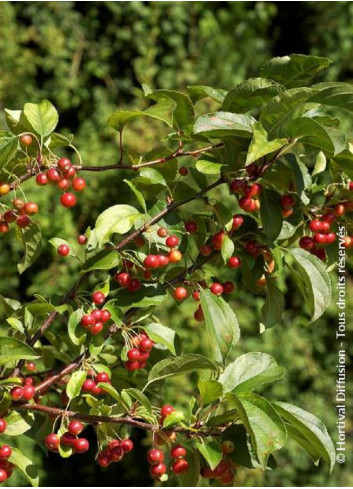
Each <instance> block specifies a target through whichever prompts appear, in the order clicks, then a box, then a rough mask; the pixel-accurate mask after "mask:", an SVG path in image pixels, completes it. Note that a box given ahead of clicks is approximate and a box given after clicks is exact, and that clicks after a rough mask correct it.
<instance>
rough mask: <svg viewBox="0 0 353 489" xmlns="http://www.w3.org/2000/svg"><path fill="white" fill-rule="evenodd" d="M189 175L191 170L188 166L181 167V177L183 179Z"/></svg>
mask: <svg viewBox="0 0 353 489" xmlns="http://www.w3.org/2000/svg"><path fill="white" fill-rule="evenodd" d="M188 173H189V170H188V169H187V168H186V166H181V167H180V168H179V175H181V176H182V177H186V175H187V174H188Z"/></svg>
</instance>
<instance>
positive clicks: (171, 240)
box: [165, 235, 179, 248]
mask: <svg viewBox="0 0 353 489" xmlns="http://www.w3.org/2000/svg"><path fill="white" fill-rule="evenodd" d="M165 244H166V245H167V246H168V248H175V247H176V246H178V244H179V238H178V236H175V235H172V236H168V238H167V239H166V240H165Z"/></svg>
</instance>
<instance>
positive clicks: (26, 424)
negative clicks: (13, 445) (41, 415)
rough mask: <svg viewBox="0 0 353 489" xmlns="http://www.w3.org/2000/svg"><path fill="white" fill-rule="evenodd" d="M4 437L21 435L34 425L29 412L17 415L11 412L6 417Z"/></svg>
mask: <svg viewBox="0 0 353 489" xmlns="http://www.w3.org/2000/svg"><path fill="white" fill-rule="evenodd" d="M6 423H7V428H6V436H18V435H23V433H26V432H27V431H29V430H30V429H31V428H32V426H33V425H34V414H33V413H31V412H25V413H19V412H18V411H11V412H10V413H9V414H8V415H7V416H6Z"/></svg>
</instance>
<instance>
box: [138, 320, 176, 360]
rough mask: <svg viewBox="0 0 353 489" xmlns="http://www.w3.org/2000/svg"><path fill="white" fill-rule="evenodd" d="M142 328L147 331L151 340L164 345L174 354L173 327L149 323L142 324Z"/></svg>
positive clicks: (174, 335) (174, 336)
mask: <svg viewBox="0 0 353 489" xmlns="http://www.w3.org/2000/svg"><path fill="white" fill-rule="evenodd" d="M144 329H145V330H146V331H147V333H148V336H149V337H150V338H151V340H153V341H154V342H156V343H159V344H161V345H164V346H165V347H167V348H168V350H169V351H171V352H172V353H173V355H176V351H175V342H176V339H177V334H176V333H175V331H174V330H173V329H170V328H167V327H166V326H163V324H160V323H150V324H148V325H147V326H144Z"/></svg>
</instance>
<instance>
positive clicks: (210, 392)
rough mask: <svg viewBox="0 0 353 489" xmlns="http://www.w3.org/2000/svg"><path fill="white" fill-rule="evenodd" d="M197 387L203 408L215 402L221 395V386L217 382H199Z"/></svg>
mask: <svg viewBox="0 0 353 489" xmlns="http://www.w3.org/2000/svg"><path fill="white" fill-rule="evenodd" d="M197 385H198V388H199V391H200V395H201V402H202V405H203V406H207V404H210V403H211V402H214V401H217V400H218V399H220V398H221V397H222V395H223V387H222V384H221V383H220V382H218V381H217V380H199V383H198V384H197Z"/></svg>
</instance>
